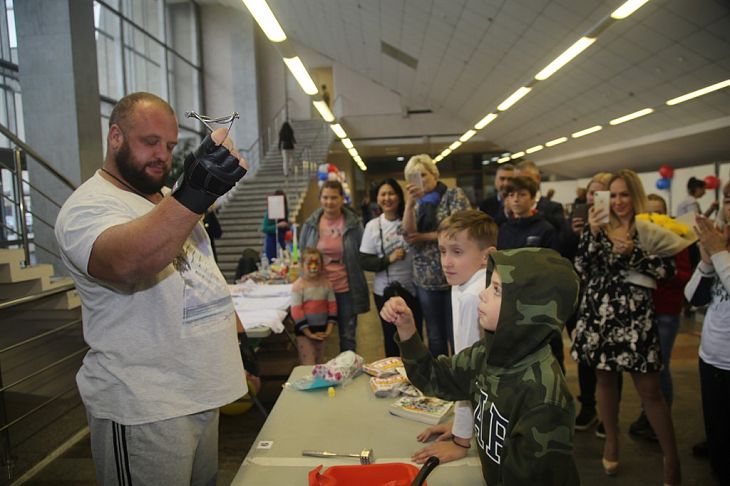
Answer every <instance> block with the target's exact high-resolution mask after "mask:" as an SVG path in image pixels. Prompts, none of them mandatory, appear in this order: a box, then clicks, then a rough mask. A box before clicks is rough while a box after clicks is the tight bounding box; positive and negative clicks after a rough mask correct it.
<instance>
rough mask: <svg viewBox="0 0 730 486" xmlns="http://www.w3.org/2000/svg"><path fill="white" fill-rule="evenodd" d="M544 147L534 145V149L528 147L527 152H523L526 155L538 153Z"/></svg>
mask: <svg viewBox="0 0 730 486" xmlns="http://www.w3.org/2000/svg"><path fill="white" fill-rule="evenodd" d="M544 148H545V146H544V145H535V146H534V147H530V148H528V149H527V150H525V153H528V154H534V153H535V152H539V151H540V150H542V149H544Z"/></svg>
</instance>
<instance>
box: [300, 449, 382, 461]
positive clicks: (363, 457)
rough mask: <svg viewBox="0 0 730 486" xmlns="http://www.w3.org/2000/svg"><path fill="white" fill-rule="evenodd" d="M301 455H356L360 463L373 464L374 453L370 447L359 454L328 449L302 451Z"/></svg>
mask: <svg viewBox="0 0 730 486" xmlns="http://www.w3.org/2000/svg"><path fill="white" fill-rule="evenodd" d="M302 455H303V456H310V457H357V458H359V459H360V464H373V463H374V462H375V455H374V454H373V450H372V449H363V450H362V451H361V452H360V453H359V454H337V453H336V452H328V451H302Z"/></svg>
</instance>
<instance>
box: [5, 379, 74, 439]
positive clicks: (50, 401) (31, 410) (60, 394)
mask: <svg viewBox="0 0 730 486" xmlns="http://www.w3.org/2000/svg"><path fill="white" fill-rule="evenodd" d="M76 389H77V387H76V384H73V385H72V386H71V387H69V388H66V389H65V390H63V391H62V392H60V393H57V394H55V395H53V396H52V397H51V398H49V399H48V400H46V401H45V402H43V403H41V404H39V405H37V406H35V407H33V408H31V409H30V410H28V411H27V412H26V413H24V414H23V415H21V416H20V417H18V418H16V419H15V420H13V421H11V422H8V423H7V424H5V425H3V426H2V427H0V432H5V431H6V430H8V429H10V427H12V426H13V425H15V424H17V423H19V422H21V421H23V420H25V419H27V418H28V417H30V416H31V415H33V414H34V413H36V412H37V411H38V410H40V409H42V408H43V407H45V406H47V405H50V404H51V403H53V402H55V401H56V400H58V399H59V398H61V397H62V396H64V395H65V394H67V393H69V392H71V391H74V390H76Z"/></svg>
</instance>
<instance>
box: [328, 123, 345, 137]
mask: <svg viewBox="0 0 730 486" xmlns="http://www.w3.org/2000/svg"><path fill="white" fill-rule="evenodd" d="M330 128H331V129H332V131H333V132H335V135H337V136H338V137H339V138H347V133H345V130H344V129H343V128H342V125H340V124H339V123H335V124H334V125H330Z"/></svg>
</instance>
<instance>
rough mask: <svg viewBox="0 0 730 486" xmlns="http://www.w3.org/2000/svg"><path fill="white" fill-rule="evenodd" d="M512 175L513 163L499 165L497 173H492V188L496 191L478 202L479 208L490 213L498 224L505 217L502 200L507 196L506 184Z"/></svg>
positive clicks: (502, 221) (503, 220)
mask: <svg viewBox="0 0 730 486" xmlns="http://www.w3.org/2000/svg"><path fill="white" fill-rule="evenodd" d="M514 176H515V166H514V165H512V164H502V165H500V166H499V168H498V169H497V173H496V174H495V175H494V188H495V189H496V190H497V191H496V192H495V193H494V194H493V195H491V196H489V197H488V198H486V199H485V200H484V201H482V202H481V203H480V204H479V209H481V210H482V211H484V212H485V213H487V214H488V215H490V216H491V217H492V218H493V219H494V222H495V223H497V225H498V226H499V225H501V224H502V223H504V222H505V221H506V219H507V216H506V213H505V207H504V200H505V199H506V198H507V185H508V184H509V181H510V179H512V178H513V177H514Z"/></svg>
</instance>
